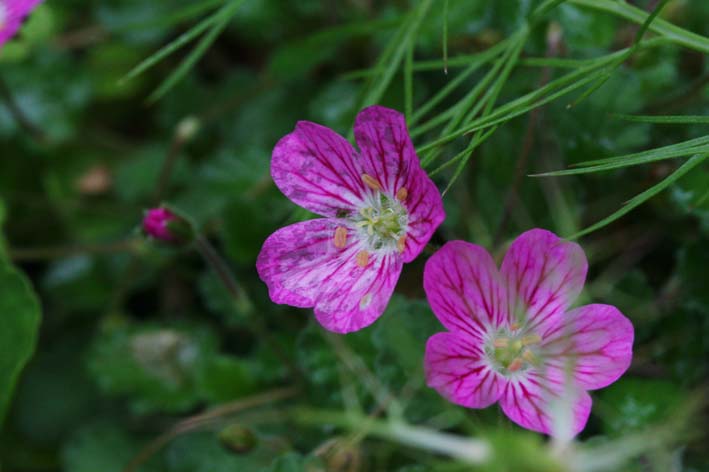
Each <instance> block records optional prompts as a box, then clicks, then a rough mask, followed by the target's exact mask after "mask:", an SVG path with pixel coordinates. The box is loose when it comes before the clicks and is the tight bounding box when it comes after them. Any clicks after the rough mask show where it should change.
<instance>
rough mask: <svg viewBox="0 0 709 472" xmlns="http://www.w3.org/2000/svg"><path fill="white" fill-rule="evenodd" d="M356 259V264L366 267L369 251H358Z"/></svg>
mask: <svg viewBox="0 0 709 472" xmlns="http://www.w3.org/2000/svg"><path fill="white" fill-rule="evenodd" d="M356 259H357V265H358V266H360V267H367V264H369V253H368V252H367V251H359V252H358V253H357V257H356Z"/></svg>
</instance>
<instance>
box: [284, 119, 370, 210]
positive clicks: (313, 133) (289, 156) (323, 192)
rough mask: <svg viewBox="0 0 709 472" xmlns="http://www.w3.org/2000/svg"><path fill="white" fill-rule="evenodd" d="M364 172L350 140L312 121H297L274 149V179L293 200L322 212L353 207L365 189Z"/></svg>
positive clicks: (360, 198)
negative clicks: (291, 130) (293, 127)
mask: <svg viewBox="0 0 709 472" xmlns="http://www.w3.org/2000/svg"><path fill="white" fill-rule="evenodd" d="M362 174H363V170H362V168H361V166H360V165H359V162H358V159H357V157H356V152H355V150H354V148H353V147H352V146H351V145H350V143H349V142H347V140H346V139H345V138H343V137H342V136H340V135H339V134H337V133H335V132H334V131H332V130H331V129H329V128H326V127H324V126H321V125H318V124H316V123H311V122H309V121H300V122H298V124H297V125H296V127H295V130H294V131H293V132H292V133H290V134H288V135H286V136H284V137H283V138H282V139H281V140H280V141H279V142H278V144H276V147H275V148H274V149H273V156H272V160H271V176H272V177H273V181H274V182H275V183H276V185H277V186H278V188H279V189H280V190H281V192H283V193H284V194H285V196H287V197H288V198H290V199H291V200H292V201H293V202H295V203H297V204H298V205H300V206H302V207H303V208H306V209H308V210H310V211H312V212H314V213H317V214H319V215H323V216H336V215H338V213H340V212H342V211H343V210H344V211H346V212H351V211H353V210H354V208H355V207H357V206H358V203H359V202H360V201H361V200H362V196H363V192H364V184H363V182H362Z"/></svg>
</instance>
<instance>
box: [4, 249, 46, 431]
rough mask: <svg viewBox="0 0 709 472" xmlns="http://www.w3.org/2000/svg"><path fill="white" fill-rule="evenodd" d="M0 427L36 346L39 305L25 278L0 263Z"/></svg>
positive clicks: (6, 264)
mask: <svg viewBox="0 0 709 472" xmlns="http://www.w3.org/2000/svg"><path fill="white" fill-rule="evenodd" d="M0 314H2V316H0V424H1V423H2V421H3V419H4V417H5V413H6V411H7V408H8V406H9V404H10V401H11V399H12V394H13V391H14V389H15V385H16V384H17V379H18V377H19V375H20V372H21V371H22V369H23V368H24V366H25V364H27V361H29V359H30V357H32V353H33V352H34V349H35V345H36V343H37V331H38V329H39V323H40V306H39V301H38V300H37V296H36V295H35V293H34V291H33V290H32V287H31V286H30V283H29V282H28V281H27V279H26V278H25V276H24V275H22V274H21V273H20V272H18V271H17V270H15V269H14V268H12V267H11V266H10V265H8V263H7V262H2V261H0Z"/></svg>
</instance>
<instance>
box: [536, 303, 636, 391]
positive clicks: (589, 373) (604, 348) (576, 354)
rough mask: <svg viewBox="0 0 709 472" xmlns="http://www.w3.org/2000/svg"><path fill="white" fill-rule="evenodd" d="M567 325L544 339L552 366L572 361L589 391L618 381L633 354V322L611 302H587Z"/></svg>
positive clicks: (573, 312) (580, 382) (570, 314)
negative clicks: (589, 303) (593, 303)
mask: <svg viewBox="0 0 709 472" xmlns="http://www.w3.org/2000/svg"><path fill="white" fill-rule="evenodd" d="M564 318H565V319H564V324H563V325H560V326H559V327H558V328H557V329H556V330H555V331H554V332H550V333H549V334H548V337H547V338H546V339H544V342H543V344H542V348H543V349H544V352H545V357H546V358H547V359H548V360H547V362H548V363H549V365H551V366H556V367H559V368H562V367H563V365H564V364H566V363H569V364H571V366H572V368H573V373H574V378H575V380H576V382H577V383H578V385H579V386H580V387H582V388H584V389H587V390H594V389H597V388H603V387H605V386H607V385H610V384H611V383H613V382H615V381H616V380H617V379H618V378H619V377H620V376H621V375H623V373H624V372H625V371H626V370H627V369H628V367H629V366H630V362H631V360H632V357H633V338H634V330H633V325H632V323H631V322H630V320H628V318H626V317H625V316H623V314H622V313H621V312H620V311H619V310H618V309H617V308H616V307H614V306H611V305H599V304H596V305H586V306H582V307H579V308H576V309H574V310H571V311H570V312H568V313H567V314H566V315H565V317H564Z"/></svg>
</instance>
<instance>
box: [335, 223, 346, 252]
mask: <svg viewBox="0 0 709 472" xmlns="http://www.w3.org/2000/svg"><path fill="white" fill-rule="evenodd" d="M333 241H334V244H335V247H336V248H337V249H344V247H345V246H347V228H345V227H343V226H338V227H337V228H336V229H335V237H334V238H333Z"/></svg>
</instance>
